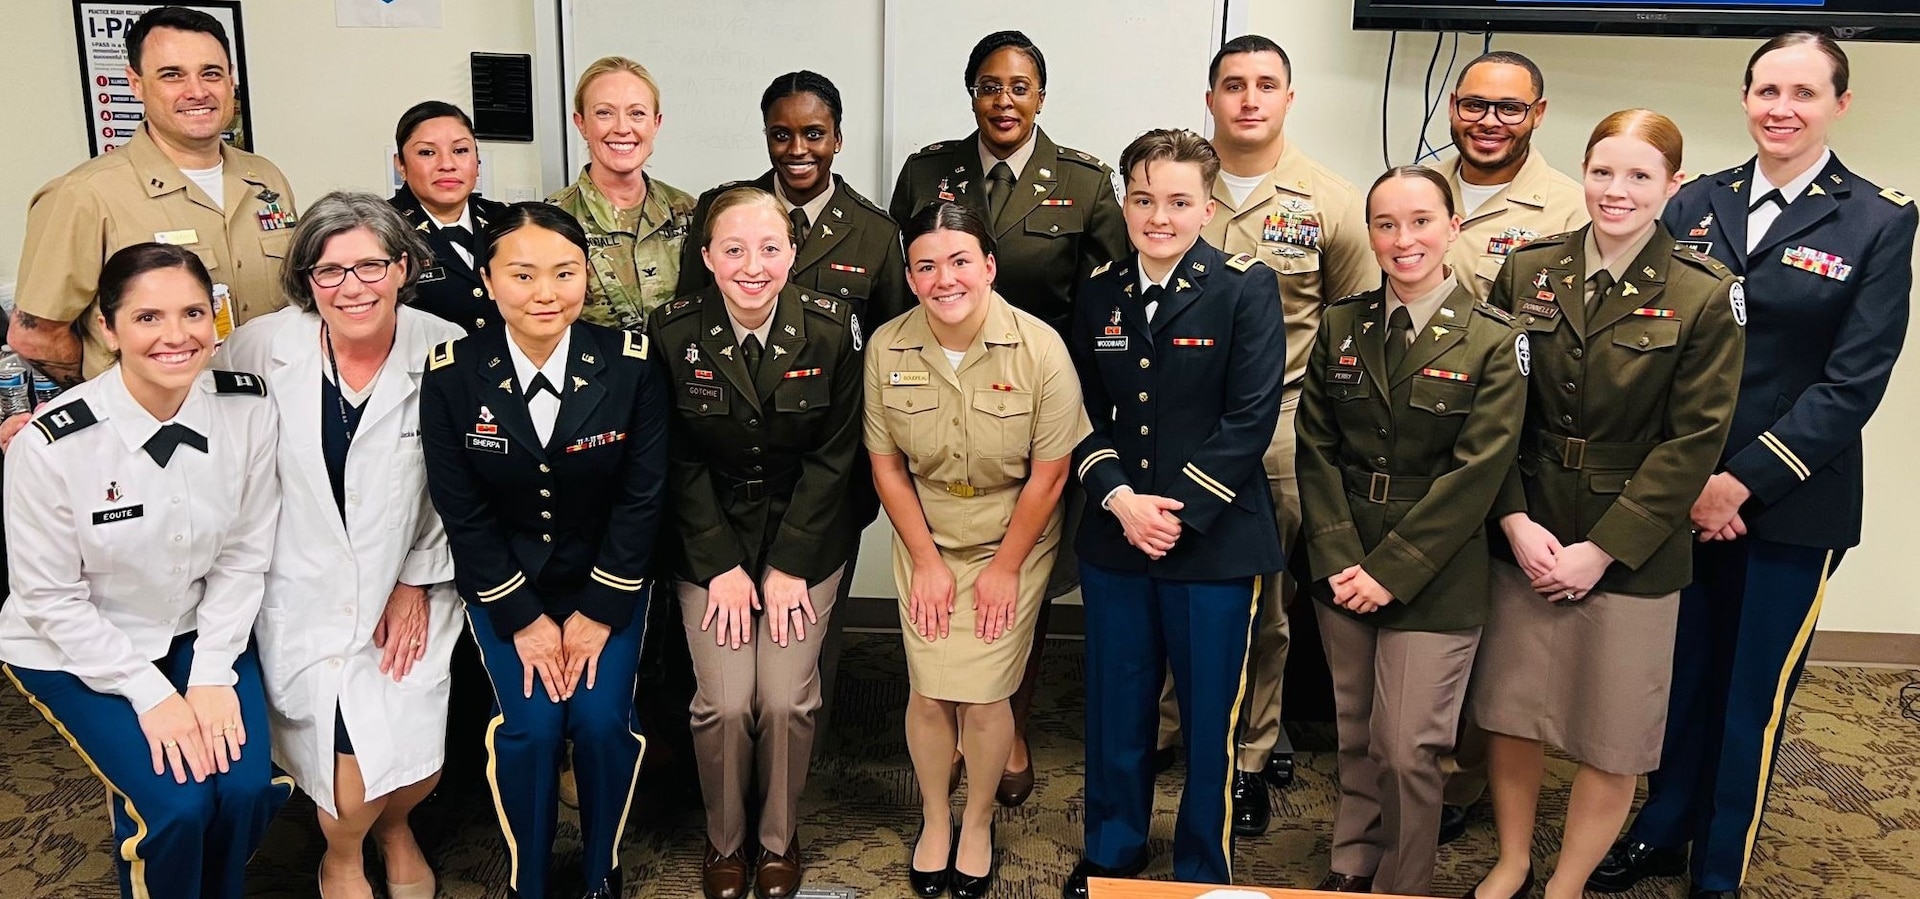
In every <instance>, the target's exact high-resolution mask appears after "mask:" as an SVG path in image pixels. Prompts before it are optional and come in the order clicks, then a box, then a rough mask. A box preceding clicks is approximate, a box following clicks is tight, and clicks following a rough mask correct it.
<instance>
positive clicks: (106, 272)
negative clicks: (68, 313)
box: [93, 243, 213, 331]
mask: <svg viewBox="0 0 1920 899" xmlns="http://www.w3.org/2000/svg"><path fill="white" fill-rule="evenodd" d="M168 268H183V269H186V270H187V274H189V275H192V276H193V280H195V281H198V282H200V289H201V290H203V291H205V292H206V297H207V306H208V307H209V308H211V307H212V306H213V276H212V275H210V274H208V273H207V265H206V263H204V262H201V261H200V257H199V256H197V255H195V254H194V252H193V251H192V250H189V249H187V248H185V247H181V246H177V245H174V244H164V243H137V244H132V245H130V246H126V247H122V248H121V249H120V251H119V252H117V253H114V254H113V255H112V256H109V257H107V264H106V265H104V266H101V268H100V284H99V287H97V288H96V289H95V290H94V294H93V301H94V303H95V304H97V305H98V306H99V307H100V317H101V318H104V319H106V320H107V330H109V331H111V330H113V329H114V328H113V316H114V315H115V313H118V312H119V311H120V301H121V300H122V299H124V298H125V297H126V295H127V288H128V287H131V286H133V282H134V280H135V279H137V278H139V277H140V276H141V275H144V274H146V273H148V272H156V271H160V270H161V269H168Z"/></svg>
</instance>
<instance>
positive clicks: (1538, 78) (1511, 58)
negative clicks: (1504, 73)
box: [1453, 50, 1547, 100]
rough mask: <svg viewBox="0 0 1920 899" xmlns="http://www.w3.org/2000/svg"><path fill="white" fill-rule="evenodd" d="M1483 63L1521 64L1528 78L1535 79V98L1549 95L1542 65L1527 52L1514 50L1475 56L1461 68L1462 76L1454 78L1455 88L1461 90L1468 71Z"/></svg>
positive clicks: (1465, 81) (1496, 51)
mask: <svg viewBox="0 0 1920 899" xmlns="http://www.w3.org/2000/svg"><path fill="white" fill-rule="evenodd" d="M1482 65H1502V66H1519V67H1520V68H1523V69H1526V70H1527V78H1529V79H1530V80H1532V81H1533V98H1534V99H1535V100H1538V99H1540V98H1541V97H1544V96H1546V95H1547V78H1546V76H1545V75H1542V74H1540V67H1539V66H1537V65H1534V62H1533V60H1531V59H1528V58H1527V57H1526V54H1524V53H1515V52H1514V51H1512V50H1495V51H1493V52H1491V53H1482V54H1480V55H1479V56H1476V57H1474V58H1473V61H1472V62H1470V63H1467V67H1466V68H1464V69H1461V70H1460V77H1458V78H1455V79H1453V89H1454V90H1455V91H1459V90H1460V85H1462V84H1465V83H1467V73H1468V72H1471V71H1473V67H1474V66H1482Z"/></svg>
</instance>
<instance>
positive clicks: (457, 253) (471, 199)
mask: <svg viewBox="0 0 1920 899" xmlns="http://www.w3.org/2000/svg"><path fill="white" fill-rule="evenodd" d="M393 146H394V151H395V155H394V167H395V168H396V169H399V171H400V176H401V177H402V178H404V179H406V181H405V183H404V184H402V185H401V186H400V189H399V190H398V191H396V192H394V195H393V197H392V198H390V199H388V200H387V202H388V203H391V204H393V208H395V209H398V210H400V215H401V216H402V217H403V218H405V219H406V220H407V224H409V225H412V226H413V228H414V230H416V231H418V232H420V237H421V238H422V239H424V240H426V242H427V246H428V247H430V248H432V250H433V258H432V259H430V260H423V261H422V263H421V269H420V283H419V284H418V286H416V287H415V288H414V298H413V302H411V303H409V304H408V305H410V306H412V307H413V308H415V309H419V310H421V311H423V312H431V313H433V314H434V315H437V316H440V317H441V318H444V319H446V320H447V321H450V322H453V323H454V324H456V325H459V326H460V327H462V328H465V329H466V330H467V331H469V332H477V331H484V330H486V329H488V328H498V327H500V310H499V308H498V307H496V306H494V304H493V299H492V298H491V297H489V296H487V288H486V285H484V284H481V283H480V270H479V269H478V268H476V267H475V266H474V264H473V262H474V249H475V244H476V243H477V242H478V240H479V235H480V234H482V233H484V232H485V231H486V230H487V227H488V226H489V225H491V224H493V222H494V221H495V220H496V219H498V218H500V214H501V213H503V212H505V211H506V209H507V207H506V204H504V203H497V202H494V201H493V200H489V199H487V198H486V197H483V196H480V195H479V194H477V193H475V192H474V187H475V183H476V182H477V181H478V179H479V177H480V147H479V146H478V145H477V144H476V143H475V141H474V138H473V120H472V119H470V118H467V114H466V112H465V111H463V110H462V109H461V108H460V107H458V106H455V105H453V104H452V103H445V102H442V101H439V100H427V101H425V102H422V103H417V104H414V106H413V108H412V109H409V110H407V111H406V112H404V113H401V114H400V124H399V125H398V126H396V127H395V128H394V131H393Z"/></svg>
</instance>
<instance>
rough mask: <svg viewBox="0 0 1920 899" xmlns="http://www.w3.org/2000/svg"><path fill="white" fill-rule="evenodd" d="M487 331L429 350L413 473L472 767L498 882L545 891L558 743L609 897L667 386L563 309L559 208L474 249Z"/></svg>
mask: <svg viewBox="0 0 1920 899" xmlns="http://www.w3.org/2000/svg"><path fill="white" fill-rule="evenodd" d="M476 262H477V264H478V268H479V269H480V274H481V277H482V278H484V279H485V280H486V283H487V292H488V293H489V294H491V295H492V296H493V297H494V299H495V300H496V301H497V302H498V303H499V304H500V311H501V316H502V318H503V320H504V327H502V328H499V329H493V330H488V331H482V332H480V333H477V334H473V335H471V336H468V337H466V338H463V339H461V340H457V341H451V342H448V343H443V344H441V345H439V346H437V347H435V348H434V350H433V352H432V353H431V355H430V356H429V358H428V361H427V374H426V378H425V380H424V382H423V384H422V391H421V400H420V424H421V432H422V433H421V438H422V443H423V445H424V447H425V449H426V455H427V487H428V491H429V492H430V493H431V494H432V496H433V504H434V507H435V508H436V509H437V510H439V512H440V518H441V521H442V523H443V525H444V526H445V528H446V531H447V542H448V545H449V546H450V548H451V549H452V550H453V564H454V584H455V585H456V586H457V587H458V588H459V590H460V595H461V597H462V598H463V599H465V600H466V601H467V619H468V623H469V626H470V627H471V628H472V630H473V635H474V641H475V642H476V643H478V644H479V646H480V655H481V659H482V661H484V662H485V664H486V667H487V672H488V674H489V675H491V677H492V682H493V688H494V702H495V706H496V708H497V710H498V711H497V713H496V714H495V715H494V718H493V721H492V722H491V723H489V724H488V726H487V737H486V742H487V750H488V753H489V754H490V757H491V761H490V762H489V764H488V768H487V772H488V779H489V781H490V782H491V786H492V789H493V798H494V806H495V808H496V809H497V810H498V811H499V814H500V827H501V830H502V831H503V832H504V834H505V836H506V842H507V850H508V852H509V853H510V855H511V857H512V869H511V873H510V888H511V890H512V895H515V896H524V897H530V899H539V897H542V896H545V895H546V889H547V882H548V879H549V878H548V869H549V867H550V858H549V856H550V854H551V852H552V849H553V837H554V828H555V820H556V817H557V815H558V807H557V804H558V802H559V795H558V782H559V764H560V757H561V754H562V753H561V750H562V746H563V744H564V742H565V741H566V740H569V739H571V740H572V741H573V763H574V773H575V775H576V776H577V777H578V779H579V784H580V830H581V842H582V843H583V844H584V845H583V847H582V860H581V863H582V867H583V868H584V873H585V875H586V883H587V892H586V895H587V896H588V897H596V899H604V897H614V896H619V895H621V872H620V867H619V863H620V859H619V846H620V834H621V831H622V830H624V829H625V827H626V823H627V814H628V811H629V805H630V803H631V800H632V795H633V787H634V782H635V781H636V780H637V779H638V777H639V775H640V758H641V755H642V753H643V752H644V751H645V749H646V740H645V739H644V738H643V737H641V735H640V734H639V733H638V732H636V730H635V727H636V724H635V721H634V711H633V691H634V676H635V670H636V669H637V668H638V666H639V660H640V644H641V638H642V636H643V631H644V630H645V625H646V620H647V615H646V605H647V598H648V595H649V593H650V587H651V585H650V582H649V579H650V577H651V576H652V574H653V570H652V568H653V564H652V563H653V559H652V555H653V545H654V536H655V530H656V528H657V526H658V522H659V518H660V512H661V506H662V504H663V500H662V490H663V487H664V484H665V480H666V467H667V446H666V423H667V421H666V415H667V410H666V394H665V391H664V390H662V388H661V378H660V375H659V374H658V373H657V372H656V370H655V369H654V367H653V365H652V364H651V363H650V362H649V361H648V359H647V349H648V346H647V338H646V337H645V336H644V335H642V334H639V333H637V332H632V331H616V330H614V329H612V328H604V327H600V326H597V325H592V324H588V323H586V322H582V321H580V320H579V318H580V309H581V306H582V304H583V303H585V301H586V297H587V283H588V282H589V281H590V280H591V278H592V274H591V271H590V270H589V269H588V263H587V236H586V234H585V232H583V231H582V230H581V228H580V225H579V223H578V222H577V221H575V220H574V219H573V217H572V216H570V215H568V214H567V213H566V211H565V210H562V209H560V208H558V207H555V206H549V205H547V204H545V203H517V204H514V205H513V206H510V207H508V208H507V211H506V213H505V214H504V215H503V216H502V217H501V219H500V220H499V221H497V222H495V223H494V227H493V228H491V229H490V230H489V231H488V232H487V234H486V235H485V237H484V239H483V241H482V243H481V249H480V253H479V257H478V259H477V260H476Z"/></svg>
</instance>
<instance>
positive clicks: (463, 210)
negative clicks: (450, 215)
mask: <svg viewBox="0 0 1920 899" xmlns="http://www.w3.org/2000/svg"><path fill="white" fill-rule="evenodd" d="M425 209H426V207H424V206H422V207H421V210H422V211H425ZM427 221H430V222H432V223H433V229H434V230H435V231H438V230H440V229H441V228H453V227H456V226H457V227H461V228H465V229H467V233H468V234H472V235H474V236H475V237H478V236H479V234H480V232H478V231H475V230H473V204H472V203H465V204H462V205H461V206H460V217H459V218H457V219H455V220H453V221H451V222H445V223H442V222H441V221H440V220H439V219H437V218H434V217H433V213H431V212H428V213H427ZM449 243H451V244H452V245H453V251H454V252H455V253H458V254H460V258H461V259H462V260H464V261H465V262H466V263H467V268H473V254H472V253H469V252H467V248H466V247H463V246H461V245H460V244H459V243H457V242H453V241H449Z"/></svg>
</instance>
